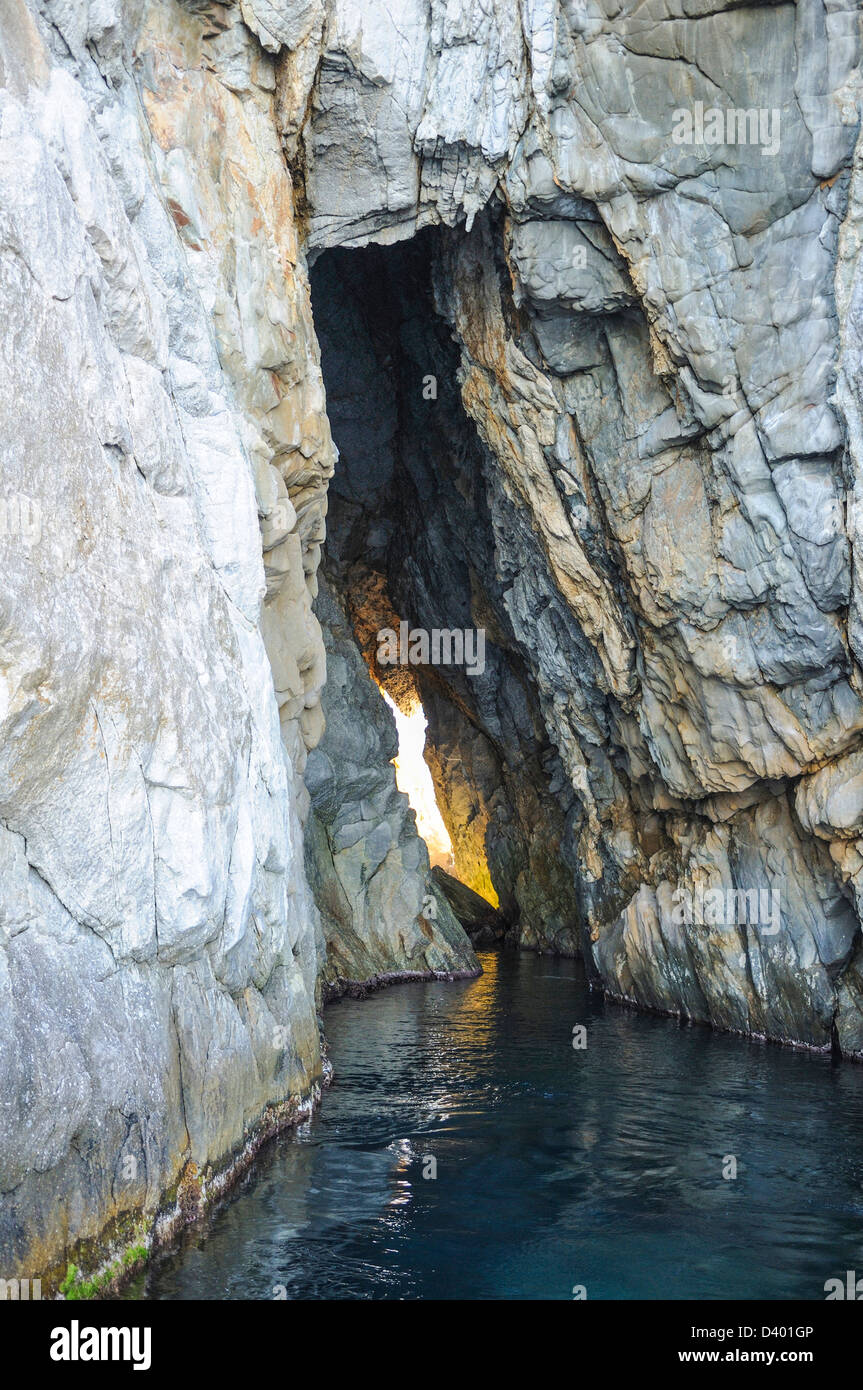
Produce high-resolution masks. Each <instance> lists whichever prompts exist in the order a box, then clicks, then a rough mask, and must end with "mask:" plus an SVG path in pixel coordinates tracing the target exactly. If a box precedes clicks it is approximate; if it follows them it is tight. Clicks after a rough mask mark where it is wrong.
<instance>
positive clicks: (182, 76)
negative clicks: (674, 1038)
mask: <svg viewBox="0 0 863 1390" xmlns="http://www.w3.org/2000/svg"><path fill="white" fill-rule="evenodd" d="M859 44H860V15H859V12H858V9H857V6H856V5H854V4H853V3H851V0H848V3H843V0H831V3H830V4H827V3H825V0H798V3H797V4H794V5H792V4H790V3H781V4H765V5H746V6H738V5H731V4H729V5H728V6H727V7H725V8H721V7H717V6H715V5H714V6H709V5H707V4H702V3H700V2H699V0H693V3H691V4H689V3H688V4H685V5H681V4H679V3H676V0H655V3H651V4H644V3H639V2H638V0H631V2H629V0H627V3H624V4H620V3H619V0H614V3H612V0H447V3H444V0H362V2H360V0H239V3H234V2H233V0H225V3H219V0H5V3H4V4H3V7H2V12H0V377H2V386H0V401H2V409H0V461H2V477H3V489H2V496H0V523H2V524H0V552H2V558H3V564H4V576H5V583H4V593H3V601H2V614H3V622H2V665H0V675H2V685H0V803H2V807H0V857H2V865H3V872H2V875H0V1017H2V1021H3V1028H2V1032H0V1275H4V1276H5V1275H8V1274H15V1273H20V1274H22V1275H25V1276H27V1275H29V1276H30V1277H38V1276H39V1275H41V1276H43V1277H44V1278H45V1279H46V1281H47V1280H49V1279H51V1278H53V1279H54V1280H55V1282H57V1281H59V1278H60V1277H61V1276H62V1275H63V1274H64V1273H65V1271H66V1267H67V1265H68V1263H69V1262H70V1261H71V1262H73V1263H78V1264H79V1265H80V1266H81V1267H82V1269H84V1270H85V1271H86V1272H87V1273H93V1272H95V1271H97V1270H99V1269H100V1268H101V1270H102V1272H103V1273H104V1274H105V1276H106V1277H110V1276H111V1274H112V1271H113V1269H114V1264H113V1263H112V1262H113V1261H115V1260H119V1259H120V1258H121V1257H122V1255H123V1252H124V1250H125V1251H129V1250H132V1251H136V1250H137V1249H138V1248H139V1246H140V1245H141V1244H142V1243H143V1244H145V1245H146V1244H148V1243H149V1242H150V1241H151V1239H152V1238H153V1236H154V1235H158V1234H159V1233H160V1232H165V1231H167V1230H169V1229H170V1228H171V1227H172V1225H174V1224H176V1223H177V1222H178V1221H181V1220H185V1219H186V1218H187V1217H188V1216H190V1215H192V1214H194V1212H195V1211H196V1210H198V1209H199V1207H200V1206H201V1204H202V1203H203V1202H205V1201H206V1200H207V1199H208V1198H209V1197H210V1196H212V1195H213V1194H214V1193H217V1192H218V1191H220V1190H221V1188H222V1187H223V1186H224V1184H225V1182H226V1181H227V1180H228V1179H229V1178H230V1176H231V1175H232V1174H233V1173H235V1172H236V1171H237V1170H238V1169H239V1168H240V1167H241V1166H242V1165H243V1164H244V1163H245V1162H246V1161H247V1160H248V1158H249V1156H250V1155H251V1154H252V1153H253V1152H254V1149H255V1147H256V1145H257V1144H258V1143H260V1141H261V1139H262V1138H263V1137H264V1136H265V1135H266V1134H267V1133H269V1132H271V1131H272V1130H274V1129H275V1128H278V1127H279V1126H280V1125H282V1124H285V1123H287V1122H289V1121H290V1120H291V1119H292V1118H293V1117H295V1116H296V1115H297V1114H298V1113H300V1112H301V1111H303V1110H304V1109H305V1108H306V1107H308V1106H309V1105H311V1104H313V1103H314V1101H315V1099H316V1097H317V1096H318V1094H319V1091H320V1086H321V1084H322V1082H323V1080H324V1077H325V1063H324V1061H323V1058H322V1049H321V1039H320V1026H319V1025H320V1020H319V1008H320V1003H321V990H322V986H326V987H327V988H328V989H330V990H332V989H333V988H338V987H341V986H342V985H343V984H345V983H346V982H347V983H351V984H354V985H363V984H364V983H366V982H368V981H369V980H373V979H375V978H376V977H379V976H391V975H405V974H414V973H435V974H455V973H461V972H464V971H470V970H472V969H475V961H474V958H473V955H472V952H471V949H470V946H469V943H468V942H467V940H466V938H465V937H464V935H463V933H462V932H461V931H460V929H459V928H458V926H457V924H456V923H455V922H454V920H453V919H452V918H451V917H450V915H449V910H448V908H447V906H446V900H445V898H444V897H443V895H441V894H436V893H435V890H434V888H433V887H432V880H431V879H430V878H429V872H428V857H427V854H426V851H425V847H424V845H423V844H422V842H421V841H420V840H419V839H418V837H417V833H416V828H415V826H414V823H413V819H412V817H411V815H410V814H409V813H408V812H407V810H406V807H405V803H404V799H403V798H402V797H401V796H400V794H399V793H397V792H396V791H395V788H394V785H393V780H392V770H391V768H390V766H389V761H390V758H391V757H392V753H393V749H394V742H393V739H394V735H393V729H392V724H391V722H390V717H389V715H388V713H387V711H386V707H385V706H384V704H383V701H382V699H380V698H379V697H378V694H377V692H376V690H375V686H374V684H373V682H372V681H371V679H370V678H369V677H368V676H367V674H366V670H367V667H368V666H372V668H374V651H373V643H374V636H375V633H376V630H377V629H378V628H379V627H381V626H385V625H387V624H388V623H389V621H390V619H393V620H396V621H401V620H405V621H407V622H409V623H411V624H414V625H415V626H419V627H422V628H424V629H433V628H446V629H480V628H481V629H482V630H483V632H484V633H485V634H486V637H487V647H486V658H485V662H484V668H483V670H482V671H481V672H479V673H477V674H476V675H474V676H471V675H468V674H466V673H465V671H464V670H463V669H459V668H458V667H455V666H450V667H444V666H418V667H415V668H412V673H411V675H410V677H409V682H410V688H409V690H406V687H405V686H404V683H403V682H404V680H405V679H408V678H407V677H405V674H404V672H403V671H402V672H398V671H396V672H390V673H389V674H388V673H387V672H385V671H381V672H377V673H376V674H377V675H378V676H379V678H380V681H381V684H384V685H386V686H387V688H388V689H389V690H390V693H391V694H392V696H393V698H394V699H395V700H396V703H399V700H400V699H406V698H408V696H409V697H410V698H412V699H413V698H417V699H420V700H421V701H422V704H423V707H424V709H425V712H426V715H427V717H428V761H429V764H430V766H431V768H432V772H433V775H434V778H435V782H436V787H437V793H438V800H439V804H440V807H441V811H442V813H443V816H444V819H445V821H446V822H447V825H448V828H449V830H450V834H451V838H452V841H453V848H454V857H455V866H456V870H457V872H458V876H459V877H460V878H461V879H462V880H463V881H464V882H465V883H467V884H468V885H469V886H470V887H472V888H474V889H476V890H478V891H480V892H482V893H484V894H485V895H486V896H488V897H491V898H496V899H498V900H499V902H500V907H501V910H502V912H503V914H504V917H505V918H506V920H507V922H508V923H509V924H510V935H511V936H512V937H513V939H515V940H516V941H517V942H519V943H520V944H522V945H524V946H528V947H534V948H539V949H553V950H558V951H564V952H567V953H570V954H572V953H576V952H579V951H583V952H584V954H585V958H586V960H587V963H588V967H589V969H590V970H591V972H592V973H593V975H594V977H595V979H596V981H597V983H599V984H600V985H601V986H602V987H603V988H605V989H606V990H607V991H608V992H609V994H611V995H613V996H616V997H619V998H623V999H627V1000H629V1001H632V1002H635V1003H638V1004H641V1005H647V1006H652V1007H656V1008H660V1009H664V1010H668V1011H671V1012H677V1013H681V1014H685V1015H687V1016H689V1017H692V1018H695V1019H700V1020H704V1021H706V1022H710V1023H712V1024H714V1025H715V1026H718V1027H722V1028H728V1029H736V1030H739V1031H742V1032H745V1033H749V1034H757V1035H761V1036H766V1037H770V1038H774V1039H777V1040H782V1041H790V1042H798V1043H802V1044H805V1045H807V1046H810V1047H817V1048H829V1047H831V1046H832V1047H836V1048H838V1049H840V1050H841V1051H842V1052H843V1053H845V1054H846V1055H848V1056H852V1057H857V1058H863V936H861V931H860V921H861V894H863V795H861V792H860V786H861V784H863V682H861V666H863V598H861V578H860V564H859V554H858V552H859V550H860V546H861V544H863V531H861V519H860V518H861V511H860V507H859V505H858V504H859V499H860V494H861V487H863V483H861V478H863V385H861V382H863V270H861V265H863V258H861V236H863V154H861V149H863V146H861V143H860V137H859V131H860V102H861V81H860V68H859ZM429 380H431V381H433V383H434V389H433V390H431V391H428V390H424V385H427V384H428V381H429ZM325 381H326V392H325V387H324V382H325ZM325 397H326V398H325ZM331 426H332V437H331ZM333 438H334V439H335V446H334V443H333ZM339 451H340V453H341V457H340V458H338V453H339ZM328 506H329V509H330V510H329V518H328V520H326V521H325V518H326V517H327V509H328ZM327 528H329V534H328V545H327V566H328V580H327V584H326V585H325V584H323V583H321V584H320V585H319V581H318V569H319V565H320V562H321V547H322V545H323V543H324V540H325V536H326V535H327ZM316 605H317V613H316V612H315V606H316ZM322 624H323V630H322ZM328 658H329V662H330V667H331V678H330V684H329V686H328V687H326V688H325V679H326V666H327V660H328ZM322 690H323V691H324V694H323V697H322ZM327 722H328V723H329V728H328V729H326V728H325V725H326V724H327ZM304 824H305V825H306V826H307V834H306V835H305V848H304V834H303V826H304ZM304 855H305V862H306V863H307V864H308V876H307V874H306V872H305V870H304ZM309 883H311V884H312V887H313V888H314V890H315V894H316V896H317V898H318V903H319V907H320V912H319V911H318V909H317V908H316V907H315V903H314V901H313V895H312V892H311V890H310V887H309ZM430 892H431V894H432V898H433V901H434V903H435V911H434V913H430V912H429V911H428V908H427V907H426V910H425V912H424V911H423V908H424V905H425V904H426V900H427V897H428V894H429V893H430ZM753 894H754V899H752V898H751V895H753ZM711 895H712V897H713V898H714V900H721V901H722V902H723V903H725V904H728V903H729V902H731V901H732V899H733V901H734V912H733V913H732V914H729V912H728V911H727V910H725V911H724V913H723V912H722V911H720V912H718V913H714V914H713V915H712V916H711V915H709V914H708V919H707V920H704V919H703V914H701V913H700V912H694V913H693V912H692V911H685V912H681V911H680V904H681V901H684V902H687V903H689V904H692V903H693V902H695V903H699V904H700V903H703V902H704V901H705V900H706V898H707V897H708V896H711ZM744 895H746V907H747V913H746V915H745V916H744V917H743V918H742V919H741V915H740V912H739V910H738V909H739V907H740V901H741V899H742V898H743V897H744ZM753 902H754V907H753ZM762 904H766V907H765V910H764V911H763V912H760V909H761V906H762ZM759 912H760V915H759Z"/></svg>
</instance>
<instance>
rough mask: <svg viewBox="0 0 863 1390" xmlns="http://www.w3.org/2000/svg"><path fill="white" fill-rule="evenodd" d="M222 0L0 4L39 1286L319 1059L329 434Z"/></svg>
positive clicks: (18, 996) (10, 634)
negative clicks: (311, 830)
mask: <svg viewBox="0 0 863 1390" xmlns="http://www.w3.org/2000/svg"><path fill="white" fill-rule="evenodd" d="M214 10H215V13H214V14H213V15H212V16H209V15H207V14H206V13H204V12H203V11H202V12H201V13H200V14H197V13H195V10H194V7H190V8H189V9H188V10H184V9H183V8H182V7H181V6H179V5H177V4H173V3H172V4H165V5H162V4H153V5H150V6H143V5H129V6H125V7H121V6H116V5H112V4H105V5H99V6H95V5H86V4H74V3H68V4H50V5H46V6H45V10H44V14H43V13H40V11H39V9H38V7H36V6H32V7H31V8H30V9H28V8H27V7H26V6H25V5H24V4H23V3H22V0H7V3H5V4H4V6H3V10H2V15H0V376H2V385H0V399H2V402H3V407H2V410H0V455H2V460H3V489H4V500H5V502H6V504H7V505H6V509H5V512H4V526H3V533H2V535H0V547H2V555H3V572H4V585H3V625H2V691H3V696H2V707H0V719H2V728H0V815H2V829H0V858H2V866H3V868H2V875H0V1017H2V1029H0V1039H2V1040H0V1191H2V1201H0V1254H2V1259H0V1272H2V1274H3V1275H5V1276H8V1275H11V1274H14V1273H16V1272H19V1271H20V1272H22V1273H24V1274H25V1275H26V1274H29V1275H31V1276H33V1277H37V1276H39V1275H41V1276H42V1277H43V1281H44V1282H43V1292H46V1293H47V1292H48V1290H49V1288H50V1280H49V1275H50V1272H51V1271H52V1270H57V1271H58V1272H65V1261H66V1259H68V1258H69V1257H71V1258H73V1259H74V1260H77V1261H78V1262H79V1263H80V1264H82V1265H83V1267H84V1268H85V1269H86V1270H87V1271H88V1272H90V1271H92V1269H93V1267H94V1264H96V1265H98V1264H99V1263H100V1259H101V1255H102V1254H105V1255H107V1254H108V1253H109V1249H110V1248H111V1245H113V1246H115V1247H116V1248H117V1249H120V1248H122V1246H123V1245H124V1244H128V1243H129V1242H132V1243H133V1244H139V1243H140V1242H141V1240H142V1239H144V1240H146V1239H147V1238H148V1236H149V1233H150V1231H151V1229H152V1227H153V1222H154V1218H155V1217H156V1215H157V1214H160V1215H161V1217H162V1218H163V1219H164V1220H165V1221H167V1222H170V1220H171V1219H172V1218H173V1217H175V1216H176V1215H177V1214H178V1213H179V1214H183V1213H187V1212H188V1211H190V1210H194V1209H195V1207H196V1205H197V1203H198V1200H199V1198H200V1197H201V1196H202V1195H206V1193H207V1191H208V1190H209V1191H212V1190H215V1189H217V1188H218V1186H219V1184H220V1181H221V1180H222V1179H223V1177H224V1175H225V1173H226V1172H230V1170H231V1168H232V1167H236V1165H237V1164H238V1163H239V1162H241V1161H243V1157H244V1153H248V1151H249V1150H250V1149H251V1148H253V1147H254V1145H255V1143H256V1142H257V1141H258V1139H259V1137H260V1136H261V1134H262V1133H264V1132H266V1131H268V1130H269V1129H272V1128H273V1127H274V1126H276V1125H277V1124H279V1123H282V1122H284V1121H285V1120H286V1119H288V1118H290V1116H291V1115H292V1114H293V1113H296V1111H297V1109H298V1108H300V1107H302V1106H304V1105H307V1104H308V1103H310V1102H311V1101H312V1100H313V1099H314V1096H315V1095H316V1093H317V1091H318V1088H319V1085H320V1082H321V1078H322V1062H321V1054H320V1044H319V1032H318V1023H317V1020H316V1007H315V981H316V968H317V960H316V950H315V922H314V909H313V906H312V903H311V898H310V894H309V890H308V888H307V886H306V881H305V878H304V874H303V864H302V842H301V831H300V826H299V820H298V806H299V805H300V801H299V796H300V790H301V787H302V780H301V775H300V774H301V772H302V760H303V758H302V755H303V753H304V747H303V743H304V740H306V741H309V742H313V741H314V738H315V737H316V735H317V733H318V731H319V728H320V704H319V694H320V687H321V684H322V682H323V679H324V655H323V645H322V642H321V638H320V631H319V628H318V625H317V622H316V620H315V619H314V618H313V616H312V614H311V598H312V594H311V592H310V582H309V581H310V577H311V574H312V572H313V570H314V567H315V564H316V560H317V550H318V546H319V542H320V539H321V537H322V534H323V533H322V521H321V518H322V514H323V506H322V499H323V495H324V488H325V479H326V476H327V475H328V473H329V472H330V471H331V467H332V454H331V446H330V443H329V433H328V427H327V421H326V416H325V414H324V410H323V392H322V387H321V378H320V372H319V369H318V365H317V356H316V346H315V341H314V335H313V332H312V328H311V319H310V313H309V300H308V288H307V282H306V278H305V275H304V272H303V270H302V268H301V266H300V264H299V261H298V249H297V240H296V231H295V226H294V212H293V201H292V187H291V180H290V176H289V174H288V172H287V170H286V168H285V163H284V159H283V155H282V151H281V148H280V145H279V141H278V138H277V135H276V131H275V125H274V121H273V114H272V113H273V102H274V97H273V91H274V85H275V72H274V63H273V60H272V59H271V58H270V57H268V56H266V55H265V54H263V53H262V52H261V50H260V46H259V45H258V43H257V42H256V41H255V40H254V39H253V38H252V36H251V35H250V34H249V33H248V31H247V30H246V29H245V27H244V26H243V25H242V24H240V23H239V22H238V21H239V16H236V20H235V18H234V16H233V14H232V12H231V11H230V10H228V9H227V8H224V7H214ZM289 496H292V497H293V502H291V501H290V500H289ZM21 499H24V500H23V502H22V501H21ZM22 507H23V512H24V514H25V520H26V522H27V525H25V526H22V525H21V524H20V519H21V512H22ZM259 514H260V515H261V516H262V518H263V522H262V525H263V545H264V552H263V553H262V545H261V530H260V528H259ZM34 518H35V522H34ZM265 565H266V581H268V586H267V592H268V594H269V595H270V597H269V598H268V601H267V604H266V606H265V607H264V608H262V601H263V599H264V593H265ZM265 638H267V639H268V645H269V650H270V659H271V661H272V667H273V671H274V672H275V685H276V693H275V697H274V692H273V676H272V675H271V667H270V661H268V656H267V650H266V649H265V641H264V639H265ZM280 711H281V714H282V731H283V733H284V734H285V744H286V745H287V749H288V752H287V754H286V752H285V745H283V742H282V739H281V737H280V728H279V713H280ZM108 1223H110V1236H111V1241H110V1242H106V1244H105V1246H104V1247H103V1249H102V1251H101V1252H99V1250H98V1247H94V1248H93V1249H89V1248H88V1245H87V1242H90V1241H94V1240H95V1238H96V1237H98V1236H100V1235H101V1234H103V1232H104V1229H105V1227H106V1224H108Z"/></svg>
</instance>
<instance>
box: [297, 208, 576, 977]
mask: <svg viewBox="0 0 863 1390" xmlns="http://www.w3.org/2000/svg"><path fill="white" fill-rule="evenodd" d="M463 235H464V233H463V232H459V231H455V230H450V229H447V228H442V227H441V228H437V227H435V228H426V229H424V230H423V231H421V232H419V233H417V234H416V235H415V236H413V237H412V238H411V239H409V240H404V241H400V242H396V243H395V244H392V245H387V246H378V245H369V246H366V247H362V248H358V249H348V248H336V249H331V250H328V251H325V252H322V253H320V254H319V255H318V257H317V259H316V260H315V261H314V263H313V265H312V267H311V272H310V279H311V293H312V308H313V315H314V321H315V329H316V334H317V338H318V342H319V344H320V350H321V365H322V371H323V378H324V384H325V387H326V392H327V413H328V416H329V419H330V424H331V428H332V433H333V439H334V442H335V444H336V447H337V449H338V452H339V458H338V462H337V464H336V469H335V474H334V477H333V479H332V481H331V483H330V487H329V498H328V516H327V539H326V543H325V546H324V550H323V554H322V567H321V582H322V585H323V586H324V588H325V589H326V591H327V596H326V598H325V600H324V601H323V607H322V604H321V601H320V600H319V602H318V605H317V611H318V614H319V617H320V616H322V614H324V608H325V607H326V605H327V604H330V603H331V602H333V601H334V602H335V605H336V607H337V608H338V610H339V612H338V613H335V611H334V610H333V609H327V612H329V614H330V621H331V622H332V621H335V623H336V624H337V626H338V627H339V631H340V633H341V634H342V635H341V637H340V638H339V641H341V642H344V640H345V636H346V635H347V637H348V638H349V640H350V641H351V642H352V643H353V644H354V645H355V648H356V649H357V650H358V652H359V653H361V658H362V660H363V661H364V663H365V666H366V668H367V670H368V672H369V673H370V674H371V676H372V678H373V681H374V683H375V685H376V686H377V687H378V689H379V690H380V691H381V692H382V693H383V695H384V697H385V699H386V701H387V703H388V704H389V705H390V708H391V709H393V708H394V709H395V711H397V713H398V719H397V724H398V726H399V735H400V737H401V741H402V743H401V747H399V749H398V750H397V751H396V750H394V752H395V760H396V762H397V771H398V772H399V773H400V775H402V780H403V782H404V787H403V789H405V788H407V786H408V780H409V778H411V779H412V782H413V785H412V787H411V789H410V791H409V794H410V795H411V799H412V803H413V804H414V809H415V810H416V809H417V807H418V806H419V807H422V806H423V804H424V805H425V808H426V809H427V810H428V811H429V812H430V816H429V818H426V817H425V816H424V815H422V814H419V815H418V830H419V832H420V834H422V835H423V837H424V838H425V840H426V843H427V845H428V848H429V852H430V857H431V859H432V862H433V863H435V862H436V863H437V864H438V866H440V867H443V868H446V870H447V872H448V873H449V874H450V875H451V876H452V877H453V878H454V879H455V880H457V881H458V883H460V884H462V885H465V886H466V887H467V888H469V889H471V890H472V891H473V892H474V893H476V894H478V895H479V896H480V897H481V898H482V899H484V900H485V902H486V903H487V904H489V905H490V906H491V907H492V908H494V909H498V910H499V920H500V923H501V924H503V927H504V929H505V930H506V933H507V935H508V936H509V938H510V939H511V940H513V941H515V942H516V943H517V944H521V945H528V946H535V947H537V948H539V949H552V950H555V951H559V952H560V953H562V954H569V955H577V954H579V952H580V949H581V942H580V935H579V926H578V915H577V909H576V907H575V905H574V896H575V890H574V887H573V875H572V872H571V868H570V866H569V865H568V864H567V863H566V860H565V855H564V853H563V850H562V846H563V843H564V841H565V840H566V838H567V834H568V830H569V827H568V826H567V824H566V811H565V809H564V810H561V806H560V804H559V801H558V800H555V798H554V796H551V795H550V794H549V783H550V781H552V780H554V779H555V777H556V776H557V774H558V763H557V755H556V753H555V751H554V750H553V749H552V748H551V747H550V745H549V741H548V736H547V733H546V729H545V725H544V722H543V719H542V716H541V712H540V708H539V701H538V696H537V692H536V689H535V686H534V682H533V677H532V675H531V673H530V670H529V665H528V663H527V661H526V659H525V654H524V653H523V652H522V651H521V650H520V648H519V645H518V643H517V642H516V640H515V638H514V636H513V634H512V630H511V627H510V625H509V620H508V616H507V604H506V593H505V584H504V581H503V580H502V579H501V576H500V573H499V566H498V561H497V551H496V538H495V532H494V526H493V522H492V516H491V512H490V506H489V498H488V486H489V484H488V472H487V470H488V458H487V455H486V454H485V452H484V449H485V446H484V445H483V443H482V441H481V440H480V438H479V435H478V433H477V431H476V427H475V425H474V423H473V421H471V420H470V419H469V417H468V415H467V413H466V411H465V409H464V406H463V403H462V398H461V389H460V368H461V354H460V348H459V345H458V343H457V341H456V340H455V336H454V333H453V329H452V327H451V325H450V324H449V323H448V322H447V321H446V319H445V317H444V316H443V313H442V312H441V310H440V307H439V306H440V304H441V302H442V300H443V297H444V296H443V294H442V293H441V277H444V276H445V275H446V273H447V270H446V265H447V251H448V247H450V246H451V245H452V242H453V239H454V238H456V237H458V236H463ZM510 582H511V581H510ZM325 616H326V614H324V617H325ZM324 626H325V635H327V637H328V644H329V647H330V650H331V651H332V650H334V649H335V646H336V645H337V644H336V641H335V639H334V637H333V636H332V630H331V629H330V630H329V631H328V629H327V626H326V622H325V623H324ZM328 669H329V670H330V671H331V672H332V671H333V670H338V669H340V668H338V667H336V666H334V664H333V661H332V658H331V656H328ZM329 679H330V678H329V677H328V680H329ZM328 698H329V699H330V701H333V700H334V699H335V694H334V692H333V690H332V689H331V692H330V696H329V697H328ZM331 708H332V709H333V714H334V715H335V718H336V719H341V718H342V717H343V716H342V714H341V713H338V712H336V711H335V709H334V707H333V706H332V705H331ZM328 717H332V716H328ZM357 717H358V718H359V717H360V716H359V713H357ZM423 724H426V726H427V727H426V729H425V749H424V754H423V752H422V751H420V749H419V747H418V745H419V742H420V738H421V731H422V725H423ZM411 740H412V742H411ZM418 764H421V765H422V766H421V767H420V766H418ZM409 768H410V769H412V770H411V771H410V772H409V771H408V769H409ZM424 773H425V776H423V774H424ZM426 779H428V780H426ZM420 780H421V781H423V782H425V787H424V788H423V789H421V788H420V786H419V781H420ZM557 780H558V782H560V781H561V780H563V779H561V778H560V777H559V776H557ZM313 799H314V797H313ZM435 811H438V812H439V816H440V822H439V823H437V824H436V826H434V827H433V826H432V825H431V824H430V821H435V820H436V817H435V815H434V812H435ZM570 839H571V835H570Z"/></svg>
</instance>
